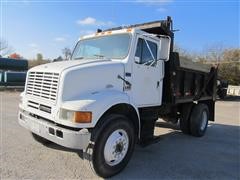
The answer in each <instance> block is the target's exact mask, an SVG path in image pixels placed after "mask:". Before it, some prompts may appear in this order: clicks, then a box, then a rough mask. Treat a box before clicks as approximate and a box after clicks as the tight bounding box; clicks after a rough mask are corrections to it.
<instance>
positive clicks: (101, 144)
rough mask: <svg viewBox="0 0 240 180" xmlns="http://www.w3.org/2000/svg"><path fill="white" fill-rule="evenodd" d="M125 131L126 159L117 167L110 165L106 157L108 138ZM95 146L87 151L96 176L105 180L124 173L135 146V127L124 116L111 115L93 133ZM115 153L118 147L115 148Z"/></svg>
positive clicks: (102, 120)
mask: <svg viewBox="0 0 240 180" xmlns="http://www.w3.org/2000/svg"><path fill="white" fill-rule="evenodd" d="M120 129H121V130H124V131H125V132H126V134H127V136H128V140H129V141H128V142H129V143H128V148H127V151H126V154H125V156H123V157H124V158H123V159H122V160H121V161H120V162H119V163H118V164H116V165H112V166H111V165H109V164H108V163H107V160H106V159H105V156H104V148H105V145H106V144H107V140H108V138H109V137H110V136H111V135H112V134H113V133H115V132H116V131H118V130H120ZM92 141H93V144H94V145H92V147H90V149H87V150H86V153H87V154H90V156H91V158H89V155H88V160H90V163H89V164H90V166H92V167H93V168H91V169H94V171H95V172H96V174H97V175H98V176H100V177H103V178H108V177H111V176H113V175H115V174H117V173H119V172H120V171H122V170H123V169H124V168H125V167H126V165H127V164H128V162H129V160H130V158H131V156H132V153H133V150H134V146H135V134H134V126H133V124H132V123H131V121H129V119H128V118H127V117H125V116H123V115H117V114H110V115H107V116H105V117H104V118H103V119H101V121H100V123H99V124H98V125H97V126H96V127H95V128H94V130H93V132H92ZM115 147H116V148H115V152H116V149H117V145H116V146H115Z"/></svg>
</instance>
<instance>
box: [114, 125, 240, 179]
mask: <svg viewBox="0 0 240 180" xmlns="http://www.w3.org/2000/svg"><path fill="white" fill-rule="evenodd" d="M158 125H159V126H160V125H161V123H160V124H158ZM167 126H168V127H167V130H168V131H169V132H167V133H165V134H161V135H160V138H161V140H160V141H159V142H158V143H156V144H153V145H150V146H148V147H146V148H140V147H138V146H136V148H135V152H134V154H133V157H132V159H131V161H130V163H129V164H128V166H127V168H126V169H125V170H124V172H122V173H120V174H118V175H117V176H115V177H113V179H125V178H127V179H138V178H139V179H157V178H161V179H208V178H211V179H219V178H220V179H238V178H239V177H240V173H239V168H240V151H239V150H240V143H239V137H240V127H239V126H230V125H223V124H215V123H211V124H209V127H208V131H207V133H206V135H205V136H204V137H201V138H196V137H192V136H188V135H184V134H183V133H181V132H180V131H179V130H176V129H178V127H177V126H176V125H172V127H171V125H170V124H168V125H167ZM163 129H165V130H166V125H165V127H164V128H162V127H158V130H157V131H163ZM165 130H164V131H165Z"/></svg>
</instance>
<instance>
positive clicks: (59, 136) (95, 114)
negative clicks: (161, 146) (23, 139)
mask: <svg viewBox="0 0 240 180" xmlns="http://www.w3.org/2000/svg"><path fill="white" fill-rule="evenodd" d="M169 22H170V20H169V19H168V20H167V21H161V22H160V24H162V25H164V27H168V28H169ZM155 24H156V22H154V23H147V24H144V25H134V26H131V27H126V28H122V27H121V28H115V29H109V30H105V31H99V32H96V33H95V34H92V35H87V36H83V37H81V38H80V39H79V41H78V42H77V44H76V46H75V48H74V51H73V53H72V56H71V59H70V60H68V61H64V62H54V63H49V64H44V65H40V66H37V67H34V68H32V69H30V70H29V71H28V74H27V80H26V86H25V90H24V92H23V93H22V94H21V102H20V105H19V109H20V110H19V116H18V117H19V123H20V125H22V126H23V127H25V128H27V129H29V130H30V131H31V132H32V134H33V137H34V138H35V139H36V140H37V141H40V142H42V143H43V142H54V143H57V144H59V145H62V146H65V147H68V148H72V149H83V150H84V152H85V154H87V155H90V156H91V158H88V159H90V160H91V163H92V166H93V169H94V170H95V172H96V173H97V174H98V175H99V176H101V177H110V176H113V175H115V174H117V173H118V172H120V171H121V170H122V169H123V168H124V167H125V166H126V164H127V163H128V161H129V160H130V157H131V154H132V152H133V149H134V146H135V143H137V142H138V143H139V142H144V141H146V140H149V139H152V138H153V130H154V123H155V121H156V120H157V119H158V118H159V117H160V116H163V117H170V116H171V115H173V114H174V115H175V116H174V118H175V119H178V118H179V116H178V115H179V114H181V113H179V111H180V110H182V109H183V108H182V106H181V107H180V106H179V108H178V110H176V107H177V106H176V102H175V103H174V102H171V103H170V101H169V102H168V103H166V101H165V102H164V103H163V96H164V92H166V89H165V90H164V85H163V84H164V79H165V78H170V76H169V77H165V76H166V75H165V71H166V70H167V69H166V67H165V66H166V63H167V62H168V60H169V58H170V55H171V51H172V46H173V44H172V43H173V36H172V31H169V34H167V33H151V31H153V30H154V28H156V25H155ZM157 24H158V29H159V27H161V26H159V22H157ZM160 30H161V31H162V29H160ZM194 77H195V76H194ZM170 84H171V83H170ZM166 87H168V86H167V84H166ZM211 88H213V87H211ZM163 91H164V92H163ZM169 93H170V92H169ZM201 96H202V95H201ZM209 98H210V99H211V98H212V96H211V95H209ZM188 101H190V102H191V103H188V106H187V108H186V109H185V110H187V111H190V110H189V109H192V108H193V103H192V102H193V100H192V99H191V100H188ZM167 104H168V106H167ZM169 104H170V105H169ZM189 104H191V105H189ZM201 108H202V109H203V110H202V111H204V110H205V111H204V115H203V116H204V117H203V118H202V119H203V120H201V124H200V125H198V126H199V128H200V126H201V125H202V131H199V133H202V134H199V135H203V134H204V132H205V130H206V126H207V121H208V119H209V110H208V109H207V110H206V106H201ZM175 111H176V112H175ZM185 116H187V117H185ZM188 116H189V114H187V115H184V117H185V121H186V118H187V119H189V117H188ZM204 118H205V119H204ZM168 119H172V116H171V118H168ZM185 121H184V123H185V124H186V122H185ZM182 124H183V123H182ZM185 126H189V123H188V124H187V125H184V128H186V127H185ZM197 130H198V129H197ZM186 132H187V131H186ZM197 135H198V134H197Z"/></svg>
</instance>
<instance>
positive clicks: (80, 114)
mask: <svg viewBox="0 0 240 180" xmlns="http://www.w3.org/2000/svg"><path fill="white" fill-rule="evenodd" d="M60 119H63V120H68V121H71V122H74V123H91V122H92V112H84V111H71V110H67V109H60Z"/></svg>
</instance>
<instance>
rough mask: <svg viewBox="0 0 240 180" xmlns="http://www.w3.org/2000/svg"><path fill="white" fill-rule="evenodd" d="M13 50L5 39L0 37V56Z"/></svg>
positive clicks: (6, 54)
mask: <svg viewBox="0 0 240 180" xmlns="http://www.w3.org/2000/svg"><path fill="white" fill-rule="evenodd" d="M12 52H13V49H12V47H10V46H9V45H8V43H7V41H6V40H3V39H0V56H1V57H3V56H8V55H10V54H11V53H12Z"/></svg>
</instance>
